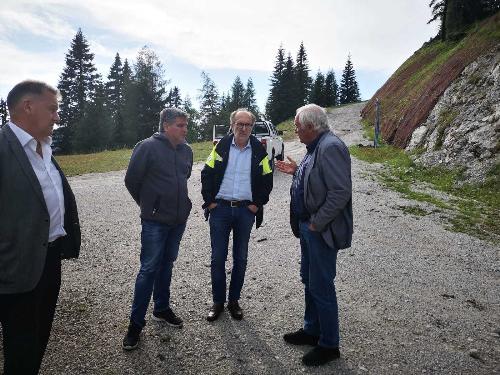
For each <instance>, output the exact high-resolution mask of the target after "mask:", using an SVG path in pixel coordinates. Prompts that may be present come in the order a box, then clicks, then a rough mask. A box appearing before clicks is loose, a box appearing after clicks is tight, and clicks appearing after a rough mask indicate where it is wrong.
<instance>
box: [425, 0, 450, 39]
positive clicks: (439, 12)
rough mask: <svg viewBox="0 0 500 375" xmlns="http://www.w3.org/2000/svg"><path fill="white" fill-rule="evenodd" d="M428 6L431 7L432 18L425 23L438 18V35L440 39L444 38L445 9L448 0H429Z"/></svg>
mask: <svg viewBox="0 0 500 375" xmlns="http://www.w3.org/2000/svg"><path fill="white" fill-rule="evenodd" d="M429 6H430V7H431V9H432V18H431V19H430V20H429V21H427V24H430V23H431V22H434V21H436V20H439V32H438V36H439V37H440V39H441V40H445V39H446V28H445V23H446V10H447V8H448V0H431V2H430V4H429Z"/></svg>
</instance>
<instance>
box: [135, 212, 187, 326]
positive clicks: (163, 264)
mask: <svg viewBox="0 0 500 375" xmlns="http://www.w3.org/2000/svg"><path fill="white" fill-rule="evenodd" d="M184 229H186V224H185V223H184V224H179V225H166V224H162V223H159V222H157V221H150V220H142V232H141V268H140V270H139V273H138V274H137V279H136V281H135V290H134V302H133V303H132V312H131V315H130V321H131V322H133V323H134V324H136V325H138V326H139V327H144V326H145V325H146V320H145V319H144V318H145V316H146V311H147V310H148V305H149V301H150V300H151V294H153V301H154V311H157V312H161V311H165V310H167V309H169V308H170V281H171V279H172V268H173V266H174V261H175V260H176V259H177V255H178V254H179V244H180V242H181V238H182V235H183V233H184Z"/></svg>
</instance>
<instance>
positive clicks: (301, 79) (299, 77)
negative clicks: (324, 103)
mask: <svg viewBox="0 0 500 375" xmlns="http://www.w3.org/2000/svg"><path fill="white" fill-rule="evenodd" d="M311 81H312V79H311V77H310V76H309V65H308V63H307V53H306V49H305V47H304V42H301V43H300V47H299V51H298V53H297V59H296V62H295V92H296V101H295V103H294V105H293V106H294V107H296V108H298V107H301V106H303V105H304V104H306V103H307V99H308V98H309V93H310V90H311Z"/></svg>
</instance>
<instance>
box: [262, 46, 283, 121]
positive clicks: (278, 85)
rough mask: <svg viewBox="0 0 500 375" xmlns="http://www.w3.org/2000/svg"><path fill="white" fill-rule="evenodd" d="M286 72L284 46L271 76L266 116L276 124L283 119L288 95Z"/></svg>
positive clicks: (279, 49) (278, 54) (280, 50)
mask: <svg viewBox="0 0 500 375" xmlns="http://www.w3.org/2000/svg"><path fill="white" fill-rule="evenodd" d="M284 71H285V50H284V49H283V46H280V47H279V48H278V53H277V55H276V63H275V64H274V71H273V74H272V76H271V90H270V92H269V97H268V99H267V103H266V114H267V116H268V117H269V118H270V119H271V121H272V122H273V123H275V124H278V123H279V122H281V121H279V122H278V120H279V119H281V118H282V117H283V115H282V112H283V101H284V99H285V97H286V93H285V92H284V89H283V75H284Z"/></svg>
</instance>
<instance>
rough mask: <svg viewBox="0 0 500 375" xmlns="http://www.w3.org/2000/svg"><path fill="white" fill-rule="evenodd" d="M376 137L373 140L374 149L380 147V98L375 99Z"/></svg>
mask: <svg viewBox="0 0 500 375" xmlns="http://www.w3.org/2000/svg"><path fill="white" fill-rule="evenodd" d="M375 108H376V109H375V137H374V139H373V147H375V148H377V147H378V146H379V141H378V140H379V136H380V101H379V100H378V98H376V99H375Z"/></svg>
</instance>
